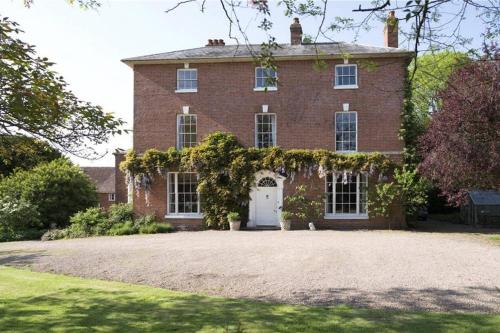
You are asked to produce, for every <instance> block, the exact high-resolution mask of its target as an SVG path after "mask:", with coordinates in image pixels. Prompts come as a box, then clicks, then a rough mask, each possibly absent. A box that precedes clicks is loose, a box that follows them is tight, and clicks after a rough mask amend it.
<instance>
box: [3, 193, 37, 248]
mask: <svg viewBox="0 0 500 333" xmlns="http://www.w3.org/2000/svg"><path fill="white" fill-rule="evenodd" d="M39 227H40V217H39V213H38V210H37V207H36V206H35V205H33V204H31V203H30V202H29V201H26V200H24V199H20V200H18V199H14V198H12V197H8V196H5V197H1V198H0V242H2V241H10V240H21V239H23V238H24V237H27V238H29V239H31V238H32V236H30V235H31V234H33V231H34V230H37V229H38V228H39ZM35 238H36V237H35Z"/></svg>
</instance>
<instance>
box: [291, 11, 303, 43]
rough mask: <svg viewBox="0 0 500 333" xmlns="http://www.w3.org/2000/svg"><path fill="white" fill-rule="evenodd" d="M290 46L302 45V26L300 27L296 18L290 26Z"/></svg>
mask: <svg viewBox="0 0 500 333" xmlns="http://www.w3.org/2000/svg"><path fill="white" fill-rule="evenodd" d="M290 44H292V45H300V44H302V26H301V25H300V22H299V18H298V17H295V18H294V19H293V23H292V24H291V25H290Z"/></svg>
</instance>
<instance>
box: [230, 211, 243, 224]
mask: <svg viewBox="0 0 500 333" xmlns="http://www.w3.org/2000/svg"><path fill="white" fill-rule="evenodd" d="M227 220H228V221H229V222H234V221H240V214H239V213H238V212H231V213H229V214H227Z"/></svg>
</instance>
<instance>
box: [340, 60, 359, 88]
mask: <svg viewBox="0 0 500 333" xmlns="http://www.w3.org/2000/svg"><path fill="white" fill-rule="evenodd" d="M357 87H358V66H357V65H336V66H335V88H357Z"/></svg>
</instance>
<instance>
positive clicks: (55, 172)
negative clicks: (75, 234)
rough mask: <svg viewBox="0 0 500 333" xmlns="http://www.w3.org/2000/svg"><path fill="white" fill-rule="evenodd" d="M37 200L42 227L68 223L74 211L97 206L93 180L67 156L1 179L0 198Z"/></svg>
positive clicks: (62, 225)
mask: <svg viewBox="0 0 500 333" xmlns="http://www.w3.org/2000/svg"><path fill="white" fill-rule="evenodd" d="M6 197H10V198H14V199H16V200H24V201H26V202H30V203H32V204H33V203H36V207H37V211H38V214H39V217H40V222H41V228H40V229H49V227H50V225H51V224H55V225H56V226H58V227H64V226H66V225H68V222H69V218H70V217H71V216H72V215H73V214H75V213H76V212H79V211H82V210H84V209H86V208H88V207H92V206H96V205H97V193H96V190H95V185H94V183H93V182H92V181H91V180H90V178H89V177H88V176H87V175H85V174H84V173H83V172H82V171H81V169H80V168H79V167H77V166H75V165H73V164H72V163H71V162H70V161H68V160H67V159H57V160H54V161H52V162H49V163H42V164H40V165H38V166H36V167H35V168H33V169H31V170H27V171H23V170H19V171H16V172H15V173H14V174H12V175H11V176H9V177H7V178H4V179H2V180H1V181H0V198H6Z"/></svg>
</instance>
